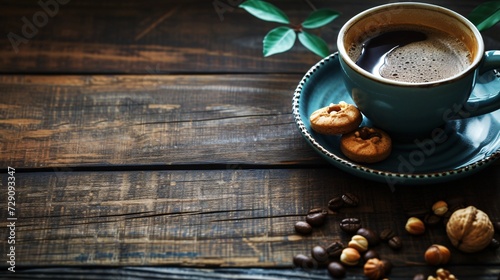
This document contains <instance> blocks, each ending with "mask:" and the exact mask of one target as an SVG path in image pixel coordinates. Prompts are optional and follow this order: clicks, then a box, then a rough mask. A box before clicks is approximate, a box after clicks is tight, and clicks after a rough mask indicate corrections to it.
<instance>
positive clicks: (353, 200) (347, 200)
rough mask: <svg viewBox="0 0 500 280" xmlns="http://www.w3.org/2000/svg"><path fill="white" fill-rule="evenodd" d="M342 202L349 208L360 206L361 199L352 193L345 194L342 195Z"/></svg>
mask: <svg viewBox="0 0 500 280" xmlns="http://www.w3.org/2000/svg"><path fill="white" fill-rule="evenodd" d="M342 200H343V201H344V204H345V205H346V206H348V207H354V206H358V203H359V198H358V197H357V196H356V195H354V194H352V193H345V194H343V195H342Z"/></svg>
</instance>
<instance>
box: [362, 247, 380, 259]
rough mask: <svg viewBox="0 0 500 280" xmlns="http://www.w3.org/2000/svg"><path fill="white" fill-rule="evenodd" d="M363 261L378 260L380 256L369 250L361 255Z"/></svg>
mask: <svg viewBox="0 0 500 280" xmlns="http://www.w3.org/2000/svg"><path fill="white" fill-rule="evenodd" d="M363 259H365V261H366V260H369V259H380V256H379V254H378V253H377V251H375V250H373V249H370V250H368V251H366V252H365V254H364V255H363Z"/></svg>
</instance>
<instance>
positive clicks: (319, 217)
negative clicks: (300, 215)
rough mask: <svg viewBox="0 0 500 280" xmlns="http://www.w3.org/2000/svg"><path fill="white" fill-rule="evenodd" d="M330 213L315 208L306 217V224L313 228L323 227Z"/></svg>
mask: <svg viewBox="0 0 500 280" xmlns="http://www.w3.org/2000/svg"><path fill="white" fill-rule="evenodd" d="M327 214H328V211H326V210H325V209H323V208H314V209H311V210H310V211H309V213H308V214H307V216H306V222H307V223H308V224H310V225H311V226H313V227H318V226H322V225H323V224H324V223H325V220H326V216H327Z"/></svg>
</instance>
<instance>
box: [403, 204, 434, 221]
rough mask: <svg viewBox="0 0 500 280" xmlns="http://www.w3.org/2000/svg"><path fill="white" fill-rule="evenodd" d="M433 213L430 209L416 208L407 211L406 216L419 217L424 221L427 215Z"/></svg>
mask: <svg viewBox="0 0 500 280" xmlns="http://www.w3.org/2000/svg"><path fill="white" fill-rule="evenodd" d="M430 212H431V211H430V209H426V208H422V207H414V208H412V209H409V210H407V211H406V215H407V216H408V217H417V218H419V219H423V218H424V217H425V216H426V215H427V214H429V213H430Z"/></svg>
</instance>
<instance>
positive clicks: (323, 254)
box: [311, 245, 328, 264]
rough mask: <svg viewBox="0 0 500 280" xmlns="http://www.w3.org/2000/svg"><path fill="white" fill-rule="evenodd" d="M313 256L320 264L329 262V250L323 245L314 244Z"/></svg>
mask: <svg viewBox="0 0 500 280" xmlns="http://www.w3.org/2000/svg"><path fill="white" fill-rule="evenodd" d="M311 256H312V257H313V259H315V260H316V261H317V262H318V264H326V263H327V262H328V252H327V251H326V249H325V248H324V247H323V246H319V245H317V246H314V247H313V248H312V249H311Z"/></svg>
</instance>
